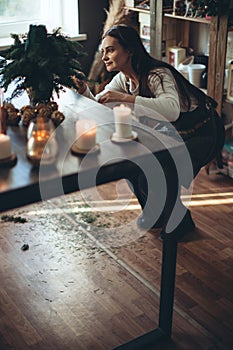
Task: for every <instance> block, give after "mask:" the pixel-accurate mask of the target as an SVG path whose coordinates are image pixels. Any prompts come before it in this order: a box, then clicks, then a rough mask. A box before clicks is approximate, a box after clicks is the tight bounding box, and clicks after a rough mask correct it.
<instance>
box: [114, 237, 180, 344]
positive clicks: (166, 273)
mask: <svg viewBox="0 0 233 350" xmlns="http://www.w3.org/2000/svg"><path fill="white" fill-rule="evenodd" d="M176 257H177V241H176V240H175V239H174V238H172V236H171V235H169V234H168V235H167V236H166V237H165V238H164V239H163V252H162V269H161V283H160V308H159V325H158V328H156V329H155V330H153V331H151V332H148V333H145V334H143V335H142V336H140V337H138V338H135V339H133V340H131V341H129V342H128V343H126V344H123V345H120V346H118V347H117V348H115V350H142V349H143V350H145V349H146V350H149V349H154V347H155V345H156V344H157V343H159V342H160V341H162V340H165V339H169V338H170V337H171V332H172V317H173V304H174V291H175V277H176Z"/></svg>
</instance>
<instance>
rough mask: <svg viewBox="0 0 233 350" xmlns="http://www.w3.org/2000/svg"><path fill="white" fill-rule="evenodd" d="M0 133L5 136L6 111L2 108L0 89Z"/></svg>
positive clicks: (2, 100)
mask: <svg viewBox="0 0 233 350" xmlns="http://www.w3.org/2000/svg"><path fill="white" fill-rule="evenodd" d="M0 133H3V134H6V110H5V107H4V94H3V91H2V89H0Z"/></svg>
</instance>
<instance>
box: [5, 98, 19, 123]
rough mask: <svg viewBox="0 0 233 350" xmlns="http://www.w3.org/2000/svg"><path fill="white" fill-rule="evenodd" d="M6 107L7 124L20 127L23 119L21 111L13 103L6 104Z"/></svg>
mask: <svg viewBox="0 0 233 350" xmlns="http://www.w3.org/2000/svg"><path fill="white" fill-rule="evenodd" d="M4 107H5V110H6V124H7V125H18V124H19V122H20V119H21V115H20V113H19V110H18V109H17V108H15V107H14V105H13V104H12V103H5V104H4Z"/></svg>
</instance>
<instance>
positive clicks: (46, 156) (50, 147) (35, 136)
mask: <svg viewBox="0 0 233 350" xmlns="http://www.w3.org/2000/svg"><path fill="white" fill-rule="evenodd" d="M57 151H58V146H57V141H56V138H55V133H54V127H53V124H52V122H51V120H43V118H38V119H37V120H35V121H31V123H30V126H29V128H28V142H27V156H28V158H29V159H30V161H31V162H32V163H33V164H34V165H36V166H37V165H50V164H53V163H54V161H55V159H56V155H57Z"/></svg>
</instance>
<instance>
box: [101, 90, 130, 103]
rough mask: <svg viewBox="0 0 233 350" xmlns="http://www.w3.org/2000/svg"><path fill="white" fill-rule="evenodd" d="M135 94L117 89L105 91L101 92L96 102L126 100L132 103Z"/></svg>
mask: <svg viewBox="0 0 233 350" xmlns="http://www.w3.org/2000/svg"><path fill="white" fill-rule="evenodd" d="M134 101H135V96H133V95H129V94H125V93H123V92H119V91H111V90H110V91H107V92H105V94H103V95H102V96H101V97H100V98H99V100H98V102H100V103H108V102H128V103H134Z"/></svg>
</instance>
